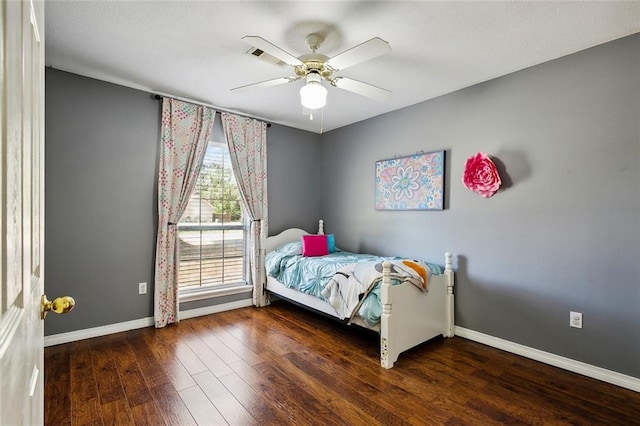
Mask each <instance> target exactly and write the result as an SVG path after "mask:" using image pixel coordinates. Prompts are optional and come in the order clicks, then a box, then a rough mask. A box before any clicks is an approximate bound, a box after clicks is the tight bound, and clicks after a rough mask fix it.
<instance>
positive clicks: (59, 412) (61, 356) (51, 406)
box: [44, 345, 71, 425]
mask: <svg viewBox="0 0 640 426" xmlns="http://www.w3.org/2000/svg"><path fill="white" fill-rule="evenodd" d="M69 346H70V345H58V346H53V347H50V348H47V352H46V357H47V362H45V364H44V392H45V395H56V397H55V398H45V400H44V416H45V418H44V421H45V424H54V423H55V424H60V425H67V424H70V423H71V398H70V397H71V374H70V372H71V362H70V357H69Z"/></svg>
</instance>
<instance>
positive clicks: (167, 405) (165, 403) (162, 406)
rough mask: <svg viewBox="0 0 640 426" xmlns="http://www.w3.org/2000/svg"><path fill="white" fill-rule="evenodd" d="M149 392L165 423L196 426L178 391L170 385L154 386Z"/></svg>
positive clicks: (178, 425)
mask: <svg viewBox="0 0 640 426" xmlns="http://www.w3.org/2000/svg"><path fill="white" fill-rule="evenodd" d="M150 391H151V395H152V396H153V400H154V401H155V403H156V406H157V407H158V408H159V410H160V413H161V414H162V417H163V418H164V420H165V423H167V424H169V425H172V426H173V425H175V426H183V425H197V423H196V422H195V420H194V419H193V416H191V413H190V412H189V409H188V408H187V406H186V405H185V403H184V402H183V401H182V398H180V395H179V394H178V391H176V389H175V388H174V387H173V386H172V385H171V384H170V383H167V384H165V385H160V386H156V387H155V388H152V389H151V390H150Z"/></svg>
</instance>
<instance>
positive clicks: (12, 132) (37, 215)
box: [0, 0, 44, 425]
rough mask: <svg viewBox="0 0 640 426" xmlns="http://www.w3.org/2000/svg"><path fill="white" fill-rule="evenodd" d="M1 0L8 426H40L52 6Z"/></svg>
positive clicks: (1, 353)
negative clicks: (47, 31)
mask: <svg viewBox="0 0 640 426" xmlns="http://www.w3.org/2000/svg"><path fill="white" fill-rule="evenodd" d="M0 1H1V2H2V3H1V6H0V22H1V23H2V29H1V30H0V31H1V32H2V45H1V46H0V49H1V50H0V58H1V66H2V68H1V69H0V81H1V83H0V84H1V87H0V92H1V96H0V134H1V135H2V148H1V150H0V188H1V189H0V195H1V196H0V227H1V230H0V236H1V240H0V276H1V277H2V288H1V289H0V290H1V292H0V424H1V425H39V424H42V422H43V411H44V403H43V400H44V398H43V391H44V386H43V384H44V381H43V376H44V375H43V372H44V370H43V352H44V349H43V339H44V338H43V330H44V327H43V322H42V321H41V319H40V296H41V295H42V293H43V290H44V288H43V278H44V276H43V274H44V270H43V255H44V250H43V236H44V220H43V219H44V203H43V202H44V196H43V193H44V188H43V185H44V167H43V166H44V162H43V159H44V3H43V2H39V1H33V0H32V1H30V0H0Z"/></svg>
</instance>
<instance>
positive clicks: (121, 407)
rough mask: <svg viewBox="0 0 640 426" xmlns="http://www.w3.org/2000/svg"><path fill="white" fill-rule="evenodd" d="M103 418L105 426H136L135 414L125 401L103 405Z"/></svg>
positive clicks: (119, 400) (120, 400)
mask: <svg viewBox="0 0 640 426" xmlns="http://www.w3.org/2000/svg"><path fill="white" fill-rule="evenodd" d="M102 418H103V420H104V424H105V425H123V426H124V425H134V424H135V423H134V421H133V414H132V413H131V409H130V408H129V404H128V403H127V401H126V400H125V399H118V400H115V401H111V402H108V403H106V404H102Z"/></svg>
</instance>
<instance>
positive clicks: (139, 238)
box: [45, 68, 319, 335]
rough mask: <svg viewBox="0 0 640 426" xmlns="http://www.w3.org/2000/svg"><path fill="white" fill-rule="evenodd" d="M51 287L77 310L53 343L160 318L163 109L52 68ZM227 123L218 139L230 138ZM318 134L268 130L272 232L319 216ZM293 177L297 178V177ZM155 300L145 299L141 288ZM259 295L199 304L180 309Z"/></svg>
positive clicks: (57, 322) (61, 320) (53, 320)
mask: <svg viewBox="0 0 640 426" xmlns="http://www.w3.org/2000/svg"><path fill="white" fill-rule="evenodd" d="M45 83H46V89H45V90H46V105H45V107H46V111H45V123H46V127H45V140H46V142H45V144H46V148H45V149H46V153H45V167H46V170H45V185H46V186H45V197H46V201H45V208H46V216H45V218H46V223H45V226H46V229H45V250H46V252H45V256H46V265H45V285H46V291H47V295H48V296H49V298H53V297H56V296H58V295H63V294H68V295H71V296H73V297H74V298H75V299H76V302H77V306H76V309H75V310H74V311H73V312H71V313H70V314H68V315H50V316H48V317H47V321H46V322H45V334H46V335H52V334H58V333H64V332H69V331H74V330H82V329H86V328H91V327H98V326H104V325H109V324H115V323H120V322H125V321H131V320H137V319H141V318H147V317H151V316H153V278H154V256H155V241H156V231H157V185H156V177H157V163H158V155H159V131H160V107H161V104H160V102H159V101H157V100H155V99H153V97H152V96H151V95H150V94H148V93H145V92H141V91H138V90H134V89H130V88H125V87H122V86H118V85H114V84H110V83H105V82H102V81H98V80H94V79H90V78H86V77H81V76H78V75H74V74H70V73H66V72H62V71H57V70H53V69H50V68H48V69H47V70H46V82H45ZM220 127H221V124H220V119H219V117H218V118H217V119H216V128H215V129H214V136H215V135H220V134H221V129H220ZM318 154H319V141H318V136H317V135H315V134H311V133H306V132H301V131H298V130H294V129H290V128H287V127H283V126H277V125H274V126H273V127H271V128H270V129H268V130H267V157H268V158H267V163H268V171H267V172H268V175H269V188H268V191H269V204H270V205H271V207H270V212H269V216H270V223H271V229H272V230H274V231H275V232H279V231H280V230H282V229H284V228H286V227H288V226H289V224H290V223H294V224H295V226H300V227H304V228H307V229H314V228H315V227H316V226H317V225H316V220H317V218H318V209H319V205H318V200H319V193H318V178H319V166H318V165H317V163H318V162H317V157H318ZM288 173H294V174H295V177H292V176H291V175H289V174H288ZM143 281H146V282H147V283H148V289H149V290H148V293H147V294H146V295H138V283H139V282H143ZM239 297H245V298H246V297H250V294H243V295H241V296H229V297H225V298H220V299H215V300H209V301H198V302H190V303H185V304H183V305H181V309H182V310H185V309H195V308H201V307H204V306H207V305H212V304H217V303H225V302H232V301H235V300H238V298H239Z"/></svg>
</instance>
